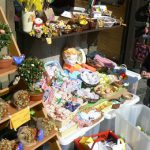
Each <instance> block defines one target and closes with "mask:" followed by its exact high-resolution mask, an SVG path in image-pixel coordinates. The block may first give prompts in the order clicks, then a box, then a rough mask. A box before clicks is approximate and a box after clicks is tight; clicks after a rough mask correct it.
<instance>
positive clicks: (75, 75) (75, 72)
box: [69, 71, 80, 80]
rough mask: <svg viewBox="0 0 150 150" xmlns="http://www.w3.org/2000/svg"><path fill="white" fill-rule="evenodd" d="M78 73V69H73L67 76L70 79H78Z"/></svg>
mask: <svg viewBox="0 0 150 150" xmlns="http://www.w3.org/2000/svg"><path fill="white" fill-rule="evenodd" d="M79 75H80V72H79V71H74V72H73V73H69V77H70V79H71V80H76V79H78V76H79Z"/></svg>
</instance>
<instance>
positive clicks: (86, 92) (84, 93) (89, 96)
mask: <svg viewBox="0 0 150 150" xmlns="http://www.w3.org/2000/svg"><path fill="white" fill-rule="evenodd" d="M74 94H75V95H76V96H78V97H81V98H82V99H84V100H85V101H88V102H91V103H94V102H96V101H98V100H99V98H100V97H99V95H97V94H95V93H94V92H91V89H90V88H86V89H79V90H78V91H75V92H74Z"/></svg>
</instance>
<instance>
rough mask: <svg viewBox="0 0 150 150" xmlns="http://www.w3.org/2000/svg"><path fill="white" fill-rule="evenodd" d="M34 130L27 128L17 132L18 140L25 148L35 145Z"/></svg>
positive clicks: (21, 128) (24, 127)
mask: <svg viewBox="0 0 150 150" xmlns="http://www.w3.org/2000/svg"><path fill="white" fill-rule="evenodd" d="M36 132H37V131H36V129H35V128H31V127H28V126H23V127H20V128H19V130H18V133H17V135H18V140H19V141H20V142H21V143H22V144H23V145H24V146H25V147H30V146H32V145H34V144H36Z"/></svg>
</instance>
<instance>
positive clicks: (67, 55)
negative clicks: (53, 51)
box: [63, 48, 79, 66]
mask: <svg viewBox="0 0 150 150" xmlns="http://www.w3.org/2000/svg"><path fill="white" fill-rule="evenodd" d="M78 53H79V52H78V51H77V50H76V49H75V48H69V49H67V50H64V53H63V59H64V62H65V63H66V64H68V65H70V66H74V65H75V64H76V63H77V58H78Z"/></svg>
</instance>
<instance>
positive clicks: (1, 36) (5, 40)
mask: <svg viewBox="0 0 150 150" xmlns="http://www.w3.org/2000/svg"><path fill="white" fill-rule="evenodd" d="M11 34H12V32H11V31H10V28H9V26H8V25H7V24H5V23H0V50H1V49H2V48H3V47H5V46H8V45H9V44H10V43H11Z"/></svg>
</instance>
